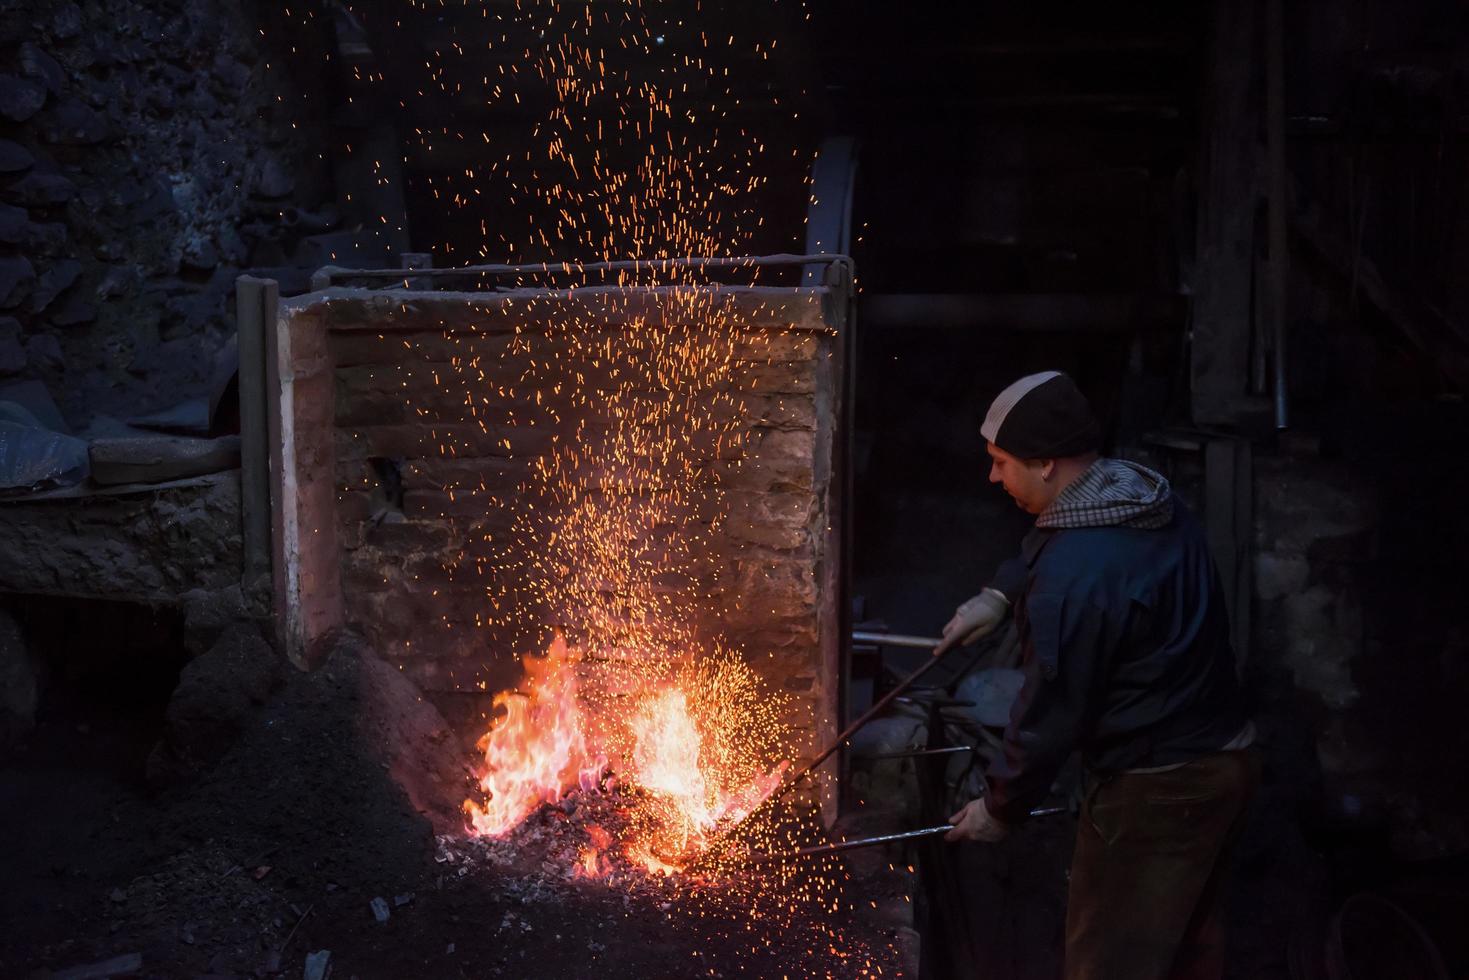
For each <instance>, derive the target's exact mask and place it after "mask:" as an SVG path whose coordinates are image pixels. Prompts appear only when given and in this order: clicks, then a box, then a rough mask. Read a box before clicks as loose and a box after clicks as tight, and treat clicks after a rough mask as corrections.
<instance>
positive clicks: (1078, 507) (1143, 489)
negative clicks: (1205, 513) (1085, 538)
mask: <svg viewBox="0 0 1469 980" xmlns="http://www.w3.org/2000/svg"><path fill="white" fill-rule="evenodd" d="M1172 519H1173V491H1172V490H1171V489H1169V486H1168V480H1167V479H1166V478H1165V477H1164V476H1163V474H1161V473H1158V472H1156V471H1154V470H1150V469H1148V468H1147V467H1146V466H1142V465H1140V464H1138V463H1132V462H1128V461H1127V460H1125V459H1107V458H1105V457H1104V458H1102V459H1099V460H1097V461H1096V462H1095V463H1093V464H1092V465H1091V466H1090V467H1088V468H1087V471H1086V472H1085V473H1083V474H1082V475H1081V476H1079V477H1077V478H1076V479H1075V480H1073V481H1071V482H1070V483H1068V484H1067V485H1066V488H1065V489H1064V490H1062V491H1061V493H1060V494H1059V495H1058V496H1057V497H1056V499H1055V500H1053V501H1051V505H1050V506H1049V507H1047V508H1046V509H1045V510H1043V511H1042V512H1041V514H1040V516H1039V517H1037V518H1036V521H1035V526H1036V527H1048V528H1065V527H1138V528H1145V529H1153V528H1160V527H1163V526H1164V525H1166V524H1167V523H1168V522H1169V521H1171V520H1172Z"/></svg>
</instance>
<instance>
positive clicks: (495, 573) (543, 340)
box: [265, 280, 845, 761]
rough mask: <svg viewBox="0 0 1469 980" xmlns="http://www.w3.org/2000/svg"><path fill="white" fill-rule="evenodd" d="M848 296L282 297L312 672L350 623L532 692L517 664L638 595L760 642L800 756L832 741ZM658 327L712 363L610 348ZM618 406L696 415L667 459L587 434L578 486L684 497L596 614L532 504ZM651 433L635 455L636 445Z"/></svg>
mask: <svg viewBox="0 0 1469 980" xmlns="http://www.w3.org/2000/svg"><path fill="white" fill-rule="evenodd" d="M400 282H401V280H400ZM844 311H845V296H844V294H840V293H838V292H837V291H835V290H833V289H830V288H828V287H824V286H818V287H805V288H778V287H755V286H728V285H697V286H658V287H630V288H629V287H611V286H595V287H585V288H579V289H575V290H564V289H514V290H509V291H504V292H498V293H487V292H467V293H453V292H434V291H422V290H414V291H408V290H401V289H390V290H369V289H360V288H339V287H329V288H324V289H321V290H318V291H316V292H313V293H310V294H307V295H305V296H301V297H297V298H293V299H290V300H285V301H282V302H281V303H280V305H279V308H278V314H277V315H276V316H275V317H273V318H271V319H269V320H268V322H269V324H270V327H271V329H268V330H266V331H265V333H266V336H265V348H266V355H267V356H266V385H265V389H266V404H267V407H268V408H269V410H270V412H271V414H272V417H271V429H272V439H271V444H272V453H273V457H272V459H271V474H272V475H271V494H272V497H273V501H272V507H271V512H272V514H273V515H274V521H273V523H274V526H273V528H272V529H271V536H272V539H273V542H272V543H273V549H274V555H273V558H274V561H273V565H274V570H275V575H274V577H275V589H276V598H277V603H276V605H277V609H278V616H279V621H280V626H281V630H282V634H283V636H282V639H283V641H284V644H285V647H286V649H287V651H288V652H289V654H290V656H291V657H292V659H294V660H295V661H296V662H297V663H298V664H300V665H303V666H309V665H310V663H311V661H312V659H313V657H314V653H313V651H314V650H315V649H316V648H317V647H318V646H319V645H320V643H321V641H322V639H323V638H324V637H326V636H327V635H328V634H329V633H331V632H332V631H333V630H335V629H337V628H339V627H342V626H345V625H348V624H350V625H352V626H354V627H355V628H357V629H359V630H360V631H361V632H362V633H363V634H364V635H365V636H366V637H367V638H368V639H369V640H370V641H371V642H372V644H373V645H374V646H375V647H376V648H377V649H378V650H379V651H380V652H381V653H382V654H383V655H384V656H385V657H386V658H387V659H388V660H389V661H390V662H392V663H394V664H396V665H398V666H399V667H400V668H401V669H402V670H403V671H404V672H405V674H407V675H408V676H409V677H410V678H412V679H413V680H414V681H415V682H416V683H417V684H418V685H419V686H420V687H421V688H422V689H423V690H424V691H425V692H426V693H428V694H430V695H431V696H432V695H438V694H447V693H448V692H484V693H492V692H495V691H499V690H505V689H507V688H511V687H514V686H515V685H516V684H517V683H518V682H519V681H520V679H521V669H520V658H521V657H523V656H525V655H528V654H538V653H541V652H543V651H544V649H545V648H546V646H547V645H548V643H549V642H550V638H551V636H552V635H553V634H555V633H560V634H564V635H566V636H567V638H568V640H569V641H571V642H573V643H577V642H579V641H583V642H587V643H591V644H595V643H596V641H597V640H598V639H605V638H606V634H607V633H608V631H609V630H610V631H613V632H615V631H616V630H617V629H620V628H621V627H620V626H619V625H617V624H616V623H615V622H613V621H614V620H615V619H616V618H617V617H618V616H621V615H623V614H624V613H625V614H626V615H627V616H628V617H631V618H632V619H634V620H636V619H637V617H639V616H642V617H644V618H645V619H648V618H649V617H651V618H652V619H655V620H656V619H658V618H660V617H661V618H662V619H663V620H665V621H667V622H668V623H670V624H674V625H672V626H671V627H670V629H671V630H672V632H673V633H674V634H676V635H677V637H678V638H680V639H679V642H680V643H687V644H688V645H690V646H691V647H692V649H690V650H689V655H690V656H698V655H699V651H700V650H707V649H713V648H714V647H720V648H723V649H733V650H737V651H739V655H740V656H741V657H742V658H743V659H744V660H745V661H746V662H747V663H748V664H749V665H750V666H751V667H752V668H753V669H754V670H755V671H756V673H757V674H758V675H759V676H760V678H761V679H762V681H763V683H764V684H766V685H769V687H770V688H771V689H773V690H776V691H779V692H780V693H781V695H782V696H783V697H784V698H786V699H787V704H788V707H787V708H786V710H785V712H784V717H783V718H782V719H781V720H782V721H783V722H784V723H785V724H787V725H789V726H791V728H792V730H793V732H794V738H793V744H792V745H791V746H790V754H791V756H792V758H794V759H796V760H797V761H799V759H800V758H801V756H802V755H807V756H808V757H809V755H810V754H813V753H814V750H815V749H816V748H817V747H818V746H819V745H820V744H821V743H822V742H823V741H825V740H826V739H827V738H829V737H830V736H831V735H832V734H834V732H835V730H836V720H837V714H838V697H839V682H838V678H839V666H838V664H839V657H840V653H839V651H840V649H841V647H840V644H839V617H838V609H839V602H838V591H839V586H840V576H839V550H840V543H839V535H838V532H837V529H838V527H839V523H840V522H839V521H838V520H837V504H838V501H837V499H836V496H835V489H836V486H837V485H838V483H839V481H838V480H835V479H834V477H833V473H834V467H833V462H834V456H835V445H836V440H835V432H836V425H837V418H838V415H839V406H840V396H841V391H840V388H841V380H840V379H841V374H840V371H841V346H840V344H841V338H840V335H839V328H840V326H841V323H842V321H844V319H845V316H844ZM684 320H686V321H687V322H683V321H684ZM650 324H652V325H653V327H654V328H655V329H659V330H662V331H663V332H662V333H661V334H660V335H659V336H660V337H662V338H663V339H664V341H666V343H665V347H666V350H665V349H664V348H660V349H659V350H658V351H652V352H649V353H650V356H653V357H664V356H667V357H672V358H678V357H687V356H689V355H688V354H687V350H686V349H685V348H683V347H680V346H678V345H684V344H687V345H689V348H690V349H692V348H698V349H699V350H705V348H706V347H707V346H708V345H710V344H713V345H714V347H715V348H716V349H717V350H718V352H719V353H718V356H717V357H715V358H713V359H712V360H711V361H710V363H711V364H712V367H711V368H710V369H709V370H708V371H705V372H704V373H703V374H701V375H700V376H699V377H698V378H697V379H695V380H694V381H693V382H692V383H690V384H681V383H680V382H679V374H678V370H677V368H678V364H679V363H680V362H678V361H676V360H675V361H670V362H669V363H670V365H671V368H670V370H668V371H664V370H662V369H658V370H654V369H653V368H649V369H648V370H647V371H642V370H633V371H626V370H620V369H619V367H618V364H617V357H616V356H613V357H611V358H606V357H598V356H596V352H597V351H599V350H601V351H608V352H612V351H615V350H617V349H618V348H619V345H624V344H627V343H629V342H635V338H634V334H633V332H635V331H640V330H649V329H650ZM720 331H722V332H723V333H719V332H720ZM670 338H678V339H677V344H675V343H674V341H673V340H672V339H670ZM699 345H704V346H703V347H700V346H699ZM572 349H575V351H577V352H579V354H578V356H577V357H571V356H569V355H568V351H570V350H572ZM589 352H591V353H589ZM699 356H705V355H703V354H701V355H699ZM599 372H600V376H596V375H598V373H599ZM670 377H672V379H673V381H672V383H670V381H669V378H670ZM639 386H642V387H641V389H639ZM618 399H621V400H622V401H627V400H628V399H632V401H634V402H636V403H637V404H641V405H652V406H656V405H658V404H659V403H660V401H667V402H668V403H669V404H670V405H672V406H673V407H672V408H671V409H670V410H669V411H668V412H667V413H665V415H664V422H663V423H662V424H664V425H667V426H683V427H685V428H686V430H687V432H688V433H692V434H691V435H688V436H681V437H680V440H679V443H678V451H677V453H676V454H675V455H676V457H677V458H675V459H674V460H673V461H672V463H671V464H670V467H669V470H668V471H659V469H658V467H657V466H656V465H650V464H649V463H648V460H647V459H637V458H634V459H626V458H624V459H620V460H619V459H613V458H610V457H609V458H603V459H597V458H596V457H597V452H596V451H595V449H590V448H589V449H588V451H587V452H586V453H585V454H584V455H585V456H587V457H589V458H590V460H591V462H590V463H588V464H587V465H589V466H592V467H594V468H595V469H596V470H597V471H596V472H595V473H593V474H592V475H591V477H589V478H587V477H586V476H585V474H582V475H580V476H577V477H576V479H577V480H579V481H580V483H581V484H582V485H585V484H586V483H587V480H588V479H590V480H592V481H593V483H594V490H595V493H588V494H587V495H585V497H584V499H582V500H581V501H580V503H581V504H582V505H586V506H590V507H593V509H594V508H595V506H597V503H596V501H597V500H598V499H599V498H598V497H597V494H601V495H603V497H604V498H605V501H606V506H608V507H617V506H623V504H621V503H619V501H625V500H628V499H633V498H637V497H638V496H639V495H645V496H646V495H650V494H651V495H654V496H656V495H657V494H658V493H663V494H664V498H665V499H673V498H676V499H678V500H680V501H682V502H683V504H686V506H683V507H682V509H675V510H674V511H673V512H663V511H660V512H658V514H659V516H658V520H657V521H651V520H650V521H648V522H647V523H650V524H655V525H656V526H651V527H647V528H641V529H640V533H639V534H638V535H636V536H633V537H629V538H628V539H627V540H619V541H616V542H613V544H614V545H616V546H618V547H627V548H630V549H636V550H637V555H636V562H633V561H632V559H631V558H630V560H629V565H635V566H636V567H633V568H632V569H631V571H630V572H629V580H628V581H609V582H606V583H605V585H603V584H599V583H597V582H592V583H590V584H587V583H584V582H583V583H580V584H578V585H577V586H576V587H577V588H580V589H581V590H582V593H580V594H582V595H584V596H586V597H587V598H588V603H587V605H588V606H589V607H595V608H585V610H583V609H582V608H580V607H578V608H575V609H571V610H568V609H567V608H566V602H565V600H564V597H565V595H566V594H572V595H576V594H577V593H575V592H574V591H572V592H570V593H568V592H567V590H566V589H565V588H563V591H562V593H561V596H562V600H563V601H562V602H561V608H559V609H558V608H557V605H556V603H554V602H548V601H545V594H546V592H547V589H548V587H547V585H546V583H547V582H556V581H561V579H560V578H558V576H560V577H566V576H570V577H573V578H574V577H575V576H577V575H578V574H581V573H582V572H583V571H584V569H583V568H582V567H581V566H580V565H578V559H579V555H578V554H577V553H575V552H573V553H569V554H561V553H559V552H558V551H557V540H556V539H555V535H556V533H557V525H556V524H555V521H554V520H549V519H548V521H545V522H542V523H540V524H537V523H535V522H534V521H528V520H526V517H527V515H540V514H553V513H554V512H555V508H556V507H557V506H558V505H559V506H561V507H563V508H564V507H565V506H566V501H565V500H564V499H561V500H558V499H555V497H556V494H555V493H547V492H545V490H546V487H547V486H549V485H550V484H549V481H548V479H547V478H546V477H545V476H544V473H545V471H546V470H547V468H548V467H550V466H553V465H555V466H563V467H564V466H566V465H567V464H566V462H565V460H566V459H575V460H580V459H581V457H580V456H578V455H576V452H575V449H576V447H579V446H587V447H594V446H595V445H598V443H597V440H598V439H604V442H603V443H601V445H603V446H604V448H605V446H606V445H608V443H606V442H605V433H604V432H603V430H604V429H605V427H606V421H607V419H608V417H609V408H608V406H609V404H610V403H612V402H615V401H616V400H618ZM619 404H620V402H619ZM611 414H613V415H615V414H616V412H615V411H613V412H612V413H611ZM700 433H702V435H700ZM711 434H712V435H711ZM619 445H621V444H619ZM629 445H631V446H632V451H629V450H628V447H627V446H621V448H619V449H618V453H620V454H622V455H623V456H635V455H636V450H637V449H638V443H637V442H636V440H633V441H632V442H631V443H629ZM568 447H572V450H571V451H570V452H568ZM604 455H607V454H606V453H604ZM614 467H621V468H622V471H620V472H619V473H617V474H611V475H609V474H608V472H607V470H608V469H609V468H614ZM538 474H539V475H538ZM639 481H643V482H642V483H640V482H639ZM563 482H565V481H563ZM650 482H651V483H654V484H657V486H649V485H646V484H647V483H650ZM670 482H671V483H676V484H678V486H679V487H680V488H681V489H679V490H678V491H677V493H675V494H674V495H673V498H670V497H669V495H668V491H667V486H668V484H669V483H670ZM588 500H591V501H592V504H587V501H588ZM642 531H646V533H645V534H644V533H641V532H642ZM619 533H620V532H619ZM634 537H635V538H636V540H634ZM689 540H692V541H693V542H694V547H693V548H692V549H691V548H690V547H688V541H689ZM659 549H664V550H662V551H660V550H659ZM583 550H585V549H583ZM690 551H692V552H694V553H692V554H691V553H690ZM663 555H666V556H668V557H667V559H666V560H664V559H663V558H662V557H660V556H663ZM604 560H605V559H604ZM553 591H554V590H553ZM628 593H634V594H635V595H634V596H633V599H632V600H628V599H627V594H628ZM619 601H624V606H626V608H624V606H619V604H618V603H619ZM650 608H651V612H650ZM675 616H676V620H675ZM654 625H655V626H656V625H657V624H656V623H654ZM647 626H648V623H646V622H645V623H644V624H643V629H642V635H647V634H649V633H652V632H654V631H653V630H649V629H648V628H647ZM630 633H638V630H637V629H632V630H631V631H630ZM589 634H590V637H589ZM616 642H617V641H615V640H614V641H613V643H612V645H613V646H615V645H616ZM633 646H634V647H636V646H637V644H636V643H633ZM605 647H606V644H604V648H605Z"/></svg>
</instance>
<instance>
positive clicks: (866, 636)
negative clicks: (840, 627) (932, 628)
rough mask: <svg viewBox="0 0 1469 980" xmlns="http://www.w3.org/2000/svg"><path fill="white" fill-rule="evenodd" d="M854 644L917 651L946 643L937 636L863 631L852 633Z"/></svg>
mask: <svg viewBox="0 0 1469 980" xmlns="http://www.w3.org/2000/svg"><path fill="white" fill-rule="evenodd" d="M852 642H853V643H865V644H871V645H872V646H879V647H911V648H913V649H915V650H932V649H933V648H934V647H936V646H938V645H939V644H940V643H942V642H944V641H943V640H942V639H940V638H938V637H936V636H908V635H906V634H904V633H865V632H863V631H861V630H854V631H853V632H852Z"/></svg>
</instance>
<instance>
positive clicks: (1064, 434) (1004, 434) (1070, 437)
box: [979, 371, 1102, 459]
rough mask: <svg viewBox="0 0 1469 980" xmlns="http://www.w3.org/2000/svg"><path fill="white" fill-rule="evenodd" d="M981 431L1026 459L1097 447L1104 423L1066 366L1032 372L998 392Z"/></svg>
mask: <svg viewBox="0 0 1469 980" xmlns="http://www.w3.org/2000/svg"><path fill="white" fill-rule="evenodd" d="M979 431H980V434H981V435H983V436H984V437H985V438H986V439H987V440H989V441H990V442H992V443H994V444H995V445H996V446H999V447H1000V448H1001V449H1003V450H1005V452H1007V453H1009V454H1010V455H1012V456H1016V457H1018V458H1020V459H1058V458H1062V457H1066V456H1080V455H1082V454H1083V453H1092V452H1097V451H1099V450H1100V449H1101V448H1102V428H1101V426H1099V425H1098V424H1097V420H1096V419H1095V418H1094V417H1093V416H1092V409H1091V406H1090V405H1089V404H1087V400H1086V396H1085V395H1083V394H1082V393H1081V389H1079V388H1077V387H1076V382H1074V381H1072V380H1071V379H1070V378H1068V377H1067V376H1066V375H1064V374H1062V373H1061V372H1060V371H1042V372H1041V373H1040V374H1029V375H1026V376H1025V377H1023V378H1021V379H1020V380H1019V381H1017V382H1015V383H1014V384H1012V385H1011V386H1010V387H1008V388H1006V389H1005V390H1004V391H1002V392H1000V393H999V394H998V395H996V396H995V400H994V401H993V402H991V403H990V410H989V413H988V414H986V415H985V417H984V424H983V425H981V426H980V427H979Z"/></svg>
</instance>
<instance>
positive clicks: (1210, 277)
mask: <svg viewBox="0 0 1469 980" xmlns="http://www.w3.org/2000/svg"><path fill="white" fill-rule="evenodd" d="M1255 8H1256V0H1245V2H1236V0H1214V4H1213V14H1212V22H1211V36H1210V43H1209V55H1208V57H1209V66H1208V77H1207V79H1206V81H1205V83H1204V86H1203V92H1204V96H1203V105H1202V107H1201V108H1202V117H1203V121H1204V137H1203V141H1202V143H1203V146H1202V159H1201V160H1200V162H1199V172H1200V173H1199V200H1198V225H1197V228H1198V233H1197V239H1196V242H1195V249H1194V268H1193V275H1192V280H1193V281H1192V289H1193V294H1194V305H1193V341H1192V344H1191V347H1190V357H1191V362H1190V378H1191V382H1192V385H1191V389H1192V406H1191V407H1192V413H1193V421H1194V424H1196V425H1226V426H1227V425H1234V424H1236V423H1237V422H1238V421H1239V419H1240V416H1241V415H1242V414H1244V411H1245V409H1246V407H1247V404H1248V402H1249V399H1248V391H1249V380H1250V363H1249V352H1250V329H1251V321H1252V318H1251V296H1252V288H1253V282H1252V279H1253V265H1254V238H1255V202H1256V200H1257V199H1258V196H1259V187H1258V180H1257V173H1256V160H1257V158H1258V146H1257V139H1256V132H1257V129H1258V122H1259V120H1258V116H1259V113H1258V111H1257V107H1256V105H1255V103H1254V102H1253V100H1252V99H1251V82H1252V80H1253V77H1254V73H1255V72H1254V68H1255V62H1256V57H1255V27H1256V22H1257V18H1256V12H1255Z"/></svg>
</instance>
